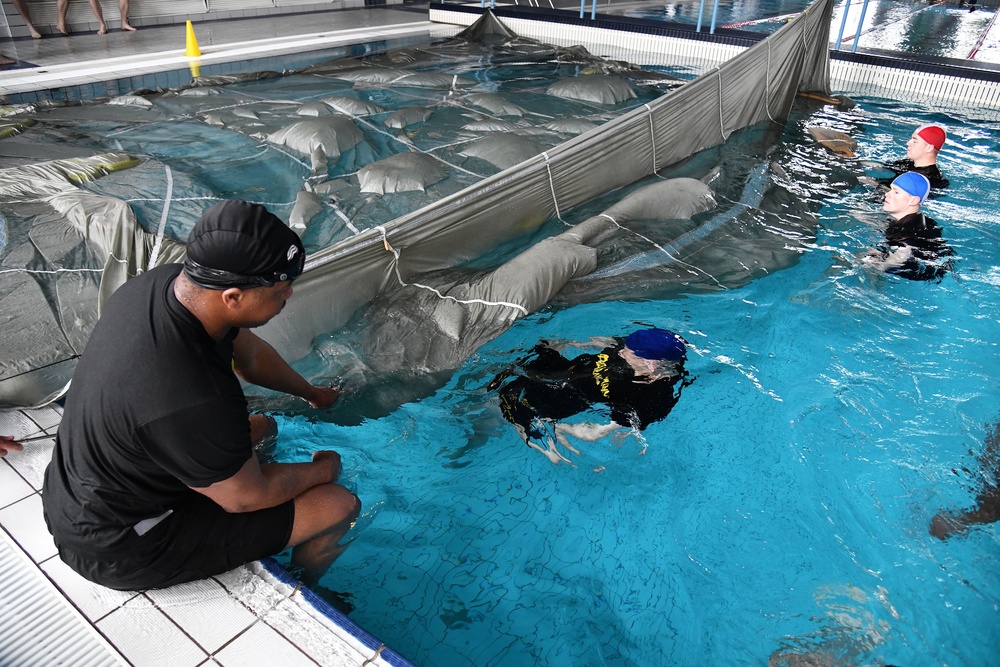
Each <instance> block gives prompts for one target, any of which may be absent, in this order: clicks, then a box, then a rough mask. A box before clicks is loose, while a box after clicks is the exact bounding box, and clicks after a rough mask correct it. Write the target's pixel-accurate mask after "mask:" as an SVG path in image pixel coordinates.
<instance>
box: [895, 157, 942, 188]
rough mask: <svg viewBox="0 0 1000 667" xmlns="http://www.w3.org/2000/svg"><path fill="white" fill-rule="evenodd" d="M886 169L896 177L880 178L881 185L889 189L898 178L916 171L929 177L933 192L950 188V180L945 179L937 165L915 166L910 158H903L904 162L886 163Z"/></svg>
mask: <svg viewBox="0 0 1000 667" xmlns="http://www.w3.org/2000/svg"><path fill="white" fill-rule="evenodd" d="M883 166H884V167H885V168H886V169H888V170H889V171H891V172H892V173H893V174H895V176H893V177H891V178H880V179H878V181H879V183H881V184H882V185H884V186H886V187H889V186H890V185H892V182H893V181H894V180H896V176H899V175H901V174H905V173H906V172H908V171H915V172H917V173H918V174H923V175H924V176H926V177H927V180H928V181H930V183H931V189H932V190H942V189H944V188H946V187H948V185H949V183H948V179H947V178H945V177H944V175H943V174H942V173H941V170H940V169H938V166H937V165H936V164H929V165H927V166H925V167H918V166H916V165H915V164H913V160H911V159H909V158H903V159H902V160H896V161H895V162H886V163H885V164H884V165H883Z"/></svg>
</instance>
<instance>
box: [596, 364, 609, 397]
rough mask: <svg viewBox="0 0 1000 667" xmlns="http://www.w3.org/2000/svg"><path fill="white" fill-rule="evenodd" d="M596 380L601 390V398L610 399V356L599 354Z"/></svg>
mask: <svg viewBox="0 0 1000 667" xmlns="http://www.w3.org/2000/svg"><path fill="white" fill-rule="evenodd" d="M593 375H594V380H595V381H596V382H597V387H598V389H600V390H601V396H603V397H604V398H607V397H608V394H610V393H611V388H610V386H609V385H610V384H611V378H609V377H608V355H606V354H599V355H597V363H596V364H594V373H593Z"/></svg>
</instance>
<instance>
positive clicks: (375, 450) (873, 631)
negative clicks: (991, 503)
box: [281, 99, 1000, 667]
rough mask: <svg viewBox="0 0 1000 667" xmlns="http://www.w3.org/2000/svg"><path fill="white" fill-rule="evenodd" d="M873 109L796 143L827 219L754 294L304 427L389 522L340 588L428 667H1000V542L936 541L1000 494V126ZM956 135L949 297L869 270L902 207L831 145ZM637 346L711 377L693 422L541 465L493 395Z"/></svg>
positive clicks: (344, 571) (371, 538) (510, 343)
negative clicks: (680, 340)
mask: <svg viewBox="0 0 1000 667" xmlns="http://www.w3.org/2000/svg"><path fill="white" fill-rule="evenodd" d="M858 101H859V102H860V105H859V107H858V109H856V110H854V111H852V112H849V113H835V112H831V111H829V110H824V109H817V108H811V109H804V108H803V109H799V110H797V112H796V115H795V116H794V117H793V118H792V120H791V121H790V123H789V125H788V127H787V129H786V131H785V133H784V137H783V144H784V145H783V146H782V147H781V150H782V153H781V155H782V160H783V161H784V162H785V166H786V168H788V170H789V172H790V174H797V175H798V176H797V180H798V181H799V184H798V188H799V195H800V196H801V197H802V198H803V199H805V200H807V201H809V202H810V203H811V205H812V206H813V207H814V208H815V210H816V211H817V212H818V217H819V220H820V227H819V230H818V233H817V238H816V242H815V243H814V244H811V245H810V246H809V247H808V249H807V251H806V252H805V253H804V254H803V255H802V257H801V261H800V262H798V263H797V264H796V265H795V266H793V267H791V268H788V269H785V270H782V271H778V272H776V273H774V274H773V275H770V276H767V277H763V278H760V279H757V280H754V281H752V282H750V283H749V284H747V285H745V286H743V287H739V288H734V289H728V290H720V291H715V292H708V293H704V292H703V293H691V294H684V295H681V296H679V297H677V298H669V299H663V300H644V301H615V300H612V301H608V302H602V303H593V304H585V305H577V306H573V307H569V308H552V309H548V310H545V311H543V312H541V313H538V314H536V315H534V316H532V317H529V318H527V319H525V320H522V321H520V322H518V323H517V324H516V325H515V326H514V327H513V328H511V329H510V330H508V331H507V332H505V333H504V334H502V335H501V336H499V337H498V338H497V339H495V340H494V341H492V342H491V343H489V344H487V345H486V346H484V347H483V348H482V349H481V350H480V351H479V352H478V353H477V354H476V355H475V356H474V357H473V358H471V359H469V360H468V361H467V362H466V363H465V364H464V365H463V366H462V367H461V369H460V370H459V371H458V372H456V373H455V374H454V375H453V376H452V377H451V378H450V380H449V381H448V383H447V385H446V386H445V387H443V388H442V389H440V390H439V391H437V392H436V393H434V394H433V395H432V396H430V397H428V398H426V399H423V400H419V401H413V402H408V403H406V404H404V405H402V406H401V407H399V408H398V409H396V410H394V411H392V412H391V414H389V415H388V416H385V417H382V418H379V419H371V420H367V421H364V422H363V423H361V424H360V425H355V426H343V425H337V424H332V423H325V422H322V421H318V420H313V419H309V418H307V417H305V416H286V417H285V418H283V419H282V421H281V429H282V435H281V446H282V447H283V453H282V455H281V456H282V457H283V458H285V459H287V460H300V459H303V458H305V457H306V456H307V455H308V453H309V452H311V451H312V450H314V449H318V448H334V449H336V450H338V451H340V452H341V454H342V455H343V457H344V461H345V472H344V482H345V484H347V485H348V486H349V487H350V488H351V489H353V490H354V491H356V492H357V493H358V495H359V496H360V497H361V499H362V501H363V503H364V513H363V515H362V517H361V519H360V521H359V524H358V526H357V527H356V528H355V529H354V530H353V531H352V534H351V538H352V539H353V542H352V544H351V546H350V547H349V548H348V549H347V550H346V551H345V552H344V554H343V555H342V556H341V558H340V559H339V560H338V561H337V563H336V564H335V565H334V566H333V567H332V568H331V569H330V571H329V572H328V573H327V575H326V576H325V577H324V578H323V580H322V587H323V588H324V589H326V590H329V591H337V592H338V593H341V594H347V595H349V596H351V597H350V599H351V601H352V602H353V604H355V606H356V609H355V611H353V612H352V614H351V617H352V618H353V619H354V620H355V621H357V622H358V623H359V624H361V625H362V626H363V627H365V628H366V629H368V630H369V631H371V632H372V633H373V634H375V635H376V636H378V637H379V638H380V639H382V640H383V641H385V642H387V643H388V644H389V645H390V646H392V647H393V648H395V649H396V650H398V651H399V652H400V653H402V654H403V655H405V656H407V657H408V658H409V659H411V660H412V661H414V662H415V663H416V664H420V665H426V666H428V667H433V666H448V667H453V666H456V665H510V666H521V665H527V664H551V665H635V664H647V665H712V664H760V665H764V664H767V663H768V659H769V657H772V658H773V660H774V661H775V662H774V664H795V663H793V662H790V660H791V659H790V658H789V657H788V655H789V654H812V657H813V659H820V658H822V659H826V660H830V661H831V662H823V663H809V664H838V665H863V664H864V665H868V664H883V663H888V664H894V665H904V666H911V667H912V666H917V665H942V664H948V665H969V666H980V665H990V664H997V658H996V652H995V648H994V646H993V645H994V644H995V639H996V637H997V636H1000V634H998V633H1000V614H998V612H1000V576H998V574H997V573H998V565H1000V536H998V524H991V525H987V526H982V527H976V528H973V529H972V530H970V531H969V532H968V534H967V535H965V536H958V537H953V538H951V539H950V540H948V541H941V540H939V539H937V538H935V537H933V536H932V535H930V533H929V524H930V521H931V518H932V517H933V516H934V515H935V513H936V512H938V510H940V509H941V508H953V509H962V508H968V507H970V506H971V505H972V503H973V501H974V498H975V496H976V494H977V493H978V492H979V490H980V489H981V488H982V487H981V485H982V484H983V483H984V482H985V481H991V482H992V483H994V484H995V483H996V482H997V480H996V479H995V477H991V475H994V476H995V475H997V474H998V473H997V472H996V471H992V472H990V471H983V470H982V469H981V467H980V465H979V462H978V458H977V457H978V456H980V455H981V454H982V453H983V450H984V441H985V440H986V439H987V438H988V434H989V426H988V425H989V424H994V423H996V422H998V421H1000V400H998V399H1000V386H998V381H997V378H998V377H1000V373H998V371H1000V355H998V349H997V345H998V340H1000V338H998V336H997V333H998V330H1000V329H998V325H1000V305H998V304H1000V298H998V297H1000V269H998V268H997V267H998V266H1000V244H998V243H997V241H998V237H1000V233H998V231H997V229H996V225H995V219H996V217H997V214H998V212H1000V194H998V193H997V191H996V190H995V188H994V180H993V176H992V174H993V173H995V164H996V163H997V160H998V159H1000V151H998V148H997V146H998V145H1000V123H997V122H996V121H989V120H984V119H982V118H976V117H970V116H967V115H965V113H966V112H964V111H962V110H959V109H942V108H938V109H931V108H923V107H906V106H903V105H900V104H898V103H894V102H887V101H884V100H878V99H859V100H858ZM929 121H937V122H942V123H944V124H946V125H947V127H948V128H949V132H950V134H949V141H948V144H947V145H946V147H945V150H944V151H943V153H942V159H941V164H942V169H943V170H944V171H945V172H946V174H947V175H948V176H949V177H950V179H951V184H952V185H951V189H950V190H948V191H947V194H946V195H945V196H943V197H940V198H937V199H934V200H932V201H930V202H929V203H928V204H927V205H926V211H927V212H928V213H929V214H930V215H931V216H932V217H934V218H936V219H937V220H938V221H939V222H940V223H941V225H942V227H943V229H944V233H945V236H946V238H947V239H948V241H949V243H950V245H951V246H952V247H953V248H954V249H955V251H956V262H955V270H954V272H953V273H952V274H950V275H948V276H946V277H945V278H944V280H943V281H942V282H941V283H940V284H935V283H919V282H909V281H906V280H902V279H899V278H895V277H887V276H885V275H882V274H876V273H872V272H870V271H869V270H867V269H864V268H863V267H861V266H859V265H858V263H857V260H856V259H855V257H856V255H857V254H859V253H862V252H863V251H864V250H865V249H866V248H868V247H869V246H870V245H872V244H873V243H875V242H877V240H878V239H879V238H880V228H879V225H880V224H882V221H883V216H882V214H881V212H880V210H879V207H880V200H879V198H878V197H877V196H876V195H875V194H874V193H873V191H872V189H871V188H868V187H865V186H863V185H859V184H857V183H855V182H853V181H852V178H851V176H850V174H852V173H856V167H855V165H853V164H852V163H848V162H844V161H843V160H841V158H836V157H833V156H831V155H829V154H827V153H825V152H824V151H823V149H821V148H820V147H818V146H817V145H815V144H813V143H811V142H809V141H808V139H807V133H806V132H805V130H804V127H805V125H808V124H824V125H827V126H832V127H838V128H840V129H846V130H849V131H851V132H852V133H853V134H854V135H855V136H856V137H858V139H859V142H860V147H859V152H860V154H861V157H862V158H864V159H878V158H880V157H889V156H898V155H901V154H902V151H903V144H904V142H905V139H906V137H907V136H908V135H909V133H910V132H911V131H912V129H913V127H914V126H915V125H916V124H917V123H920V122H929ZM737 148H738V146H737ZM802 174H806V176H804V177H803V176H802ZM637 325H656V326H661V327H666V328H670V329H673V330H674V331H677V332H678V333H680V334H682V335H683V336H684V338H685V339H686V340H687V341H688V342H689V344H690V359H689V362H688V371H689V372H690V373H691V374H692V376H693V377H694V382H693V384H692V385H691V386H689V387H687V388H686V389H685V390H684V393H683V396H682V397H681V400H680V402H679V404H678V405H677V407H676V408H675V409H674V411H673V412H672V413H671V414H670V415H669V416H668V417H667V418H666V419H665V420H663V421H662V422H659V423H656V424H654V425H652V426H651V427H650V428H648V429H647V430H646V431H645V432H644V434H643V435H642V437H641V439H636V438H634V437H630V438H627V439H625V440H624V441H623V442H621V443H615V442H611V441H604V442H598V443H595V444H592V445H589V444H586V443H583V445H582V446H581V447H580V453H579V454H578V455H576V454H572V453H569V454H568V456H569V458H571V460H572V461H573V465H565V464H564V465H560V466H555V465H553V464H552V463H550V462H549V460H548V459H546V458H545V457H543V456H542V455H540V454H539V453H538V452H536V451H534V450H531V449H529V448H527V447H525V446H524V445H523V444H522V443H521V441H520V439H519V437H518V436H517V435H516V433H515V432H514V430H513V428H512V427H511V426H510V425H509V424H508V423H507V422H505V421H504V420H503V419H502V418H501V416H500V412H499V409H498V405H497V399H496V396H495V395H492V394H491V393H489V392H488V391H487V390H486V385H487V384H488V383H489V381H490V380H491V379H492V377H493V376H494V375H495V374H496V373H497V372H498V371H499V370H501V369H503V368H504V367H505V366H507V365H508V364H510V363H512V362H514V361H515V360H516V359H518V358H520V357H521V356H522V355H523V353H524V352H525V351H527V350H528V349H530V348H531V346H532V345H533V344H534V343H535V342H536V341H537V340H539V339H542V338H545V339H559V338H563V339H576V340H586V339H587V338H589V337H591V336H596V335H623V334H626V333H628V332H629V331H631V330H632V329H633V328H635V327H636V326H637ZM602 416H604V415H600V414H599V412H598V414H595V415H589V417H591V418H600V417H602ZM782 660H784V661H785V662H781V661H782ZM798 664H804V663H801V662H800V663H798Z"/></svg>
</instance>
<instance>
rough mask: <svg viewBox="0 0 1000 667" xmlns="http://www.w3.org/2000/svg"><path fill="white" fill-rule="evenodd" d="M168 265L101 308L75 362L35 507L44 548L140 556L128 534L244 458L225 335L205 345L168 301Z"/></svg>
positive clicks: (242, 410)
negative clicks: (50, 542)
mask: <svg viewBox="0 0 1000 667" xmlns="http://www.w3.org/2000/svg"><path fill="white" fill-rule="evenodd" d="M180 269H181V267H180V265H178V264H172V265H167V266H162V267H159V268H156V269H153V270H152V271H148V272H147V273H144V274H142V275H140V276H137V277H136V278H134V279H132V280H130V281H129V282H127V283H126V284H125V285H123V286H122V287H121V288H120V289H119V290H118V291H117V292H116V293H115V294H114V295H113V296H112V298H111V299H110V300H109V302H108V304H107V307H106V308H105V311H104V313H103V314H102V315H101V319H100V321H99V322H98V324H97V326H96V327H95V329H94V332H93V334H92V335H91V338H90V341H89V343H88V344H87V348H86V350H85V351H84V353H83V355H82V357H81V358H80V361H79V364H78V365H77V368H76V371H75V373H74V374H73V381H72V384H71V385H70V390H69V393H68V395H67V398H66V406H65V410H64V413H63V418H62V422H61V424H60V426H59V433H58V436H57V438H56V447H55V451H54V452H53V457H52V462H51V463H50V464H49V467H48V469H47V470H46V472H45V486H44V489H43V494H42V501H43V504H44V509H45V520H46V523H47V524H48V526H49V530H50V532H52V534H53V536H54V537H55V541H56V545H57V546H58V547H59V548H60V550H62V549H69V550H70V551H73V552H75V553H84V554H88V553H90V554H115V553H131V552H135V551H136V550H141V549H142V544H141V543H139V542H137V541H136V540H137V538H138V533H137V532H136V531H135V530H134V528H135V525H136V524H137V523H139V522H140V521H143V520H146V519H152V518H154V517H158V516H161V515H163V514H164V513H165V512H167V511H168V510H170V509H171V505H173V504H176V503H178V502H180V501H181V500H183V499H185V498H189V497H190V494H194V493H196V492H195V491H192V490H191V489H190V488H188V487H197V488H203V487H206V486H209V485H211V484H212V483H214V482H218V481H222V480H224V479H228V478H229V477H231V476H233V475H234V474H235V473H236V472H238V471H239V470H240V468H241V467H242V466H243V465H244V464H245V463H246V461H247V460H248V459H249V457H250V456H251V455H252V448H251V444H250V429H249V424H248V421H247V403H246V398H245V397H244V395H243V390H242V388H241V386H240V383H239V380H238V379H237V377H236V375H235V373H234V372H233V366H232V364H233V339H234V338H235V337H236V335H237V333H238V330H236V329H234V330H232V331H230V332H229V334H228V335H227V336H226V337H224V339H223V340H222V341H220V342H218V343H217V342H215V341H214V340H213V339H212V338H211V336H209V335H208V333H207V332H206V331H205V329H204V327H203V326H202V324H201V322H200V321H199V320H198V319H197V318H196V317H195V316H194V315H192V314H191V312H189V311H188V310H187V308H185V307H184V306H183V305H182V304H181V303H180V302H179V301H178V300H177V298H176V297H175V296H174V290H173V285H174V278H175V277H176V276H177V274H178V273H179V272H180Z"/></svg>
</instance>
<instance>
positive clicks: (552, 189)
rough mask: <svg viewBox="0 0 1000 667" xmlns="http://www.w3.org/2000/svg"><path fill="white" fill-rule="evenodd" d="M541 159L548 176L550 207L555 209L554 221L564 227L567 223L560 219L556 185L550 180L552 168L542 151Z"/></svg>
mask: <svg viewBox="0 0 1000 667" xmlns="http://www.w3.org/2000/svg"><path fill="white" fill-rule="evenodd" d="M542 157H543V158H545V171H546V172H547V173H548V175H549V192H551V193H552V205H553V206H555V207H556V219H557V220H559V222H561V223H563V224H564V225H567V224H568V223H567V222H566V221H565V220H563V219H562V213H561V212H560V211H559V198H558V197H556V184H555V181H554V180H553V178H552V167H551V166H550V165H549V154H548V152H547V151H542Z"/></svg>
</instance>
